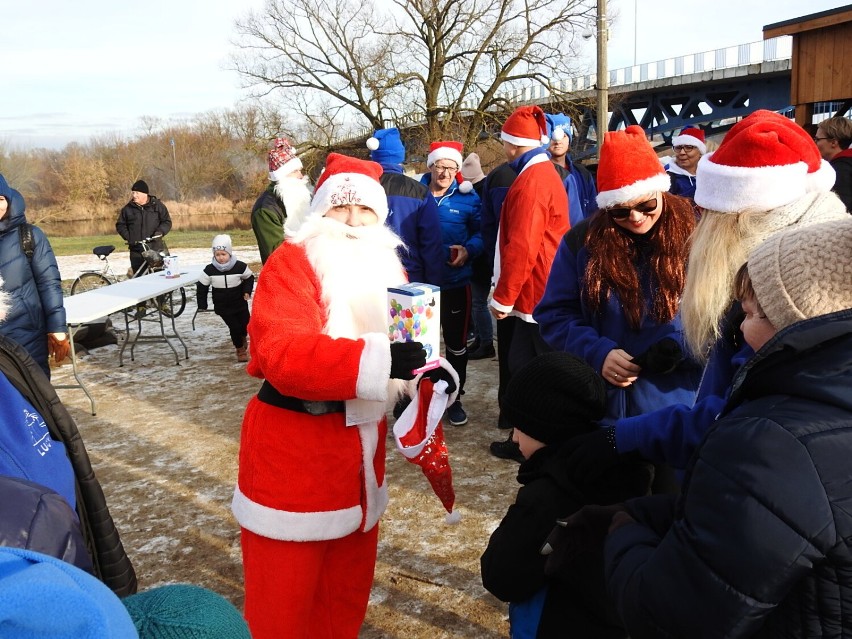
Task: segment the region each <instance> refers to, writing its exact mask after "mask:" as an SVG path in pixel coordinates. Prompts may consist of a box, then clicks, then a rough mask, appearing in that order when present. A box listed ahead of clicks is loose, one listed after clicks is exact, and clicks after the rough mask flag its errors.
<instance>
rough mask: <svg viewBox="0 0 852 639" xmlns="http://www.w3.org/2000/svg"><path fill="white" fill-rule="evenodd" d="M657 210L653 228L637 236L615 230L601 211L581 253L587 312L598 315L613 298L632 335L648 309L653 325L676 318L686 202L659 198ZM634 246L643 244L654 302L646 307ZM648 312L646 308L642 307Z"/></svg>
mask: <svg viewBox="0 0 852 639" xmlns="http://www.w3.org/2000/svg"><path fill="white" fill-rule="evenodd" d="M661 195H662V198H663V208H662V210H661V211H660V217H659V220H658V221H657V223H656V224H655V225H654V228H653V229H652V230H651V231H650V233H648V234H647V235H645V236H638V235H634V234H632V233H630V232H629V231H625V230H624V229H622V228H621V227H619V226H618V225H617V224H616V223H615V222H614V221H613V220H612V218H611V217H610V216H609V214H608V213H607V212H606V211H605V210H600V211H598V212H597V213H595V214H594V215H593V216H592V218H591V219H590V220H589V230H588V233H587V235H586V248H587V249H588V251H589V262H588V264H587V265H586V273H585V287H584V291H585V295H586V301H587V303H588V305H589V308H590V309H591V310H592V311H593V312H595V311H599V310H600V309H601V307H602V306H603V305H604V304H605V302H606V300H607V299H608V298H609V296H610V295H612V294H613V293H615V294H616V295H618V299H619V300H620V301H621V308H622V310H623V312H624V315H625V317H626V318H627V321H628V323H629V324H630V326H631V328H633V329H635V330H638V329H639V328H640V327H641V325H642V320H643V319H644V317H645V316H646V313H647V312H648V310H650V315H651V317H653V318H654V319H655V320H656V321H657V322H659V323H661V324H663V323H666V322H670V321H671V320H672V319H674V316H675V315H676V314H677V311H678V307H679V305H680V298H681V294H682V293H683V286H684V283H685V282H686V260H687V256H688V255H689V237H690V235H691V234H692V231H693V229H694V228H695V223H696V212H695V208H694V207H693V205H692V203H691V202H690V201H689V200H687V199H685V198H681V197H678V196H676V195H670V194H668V193H662V194H661ZM640 242H643V243H644V242H647V246H646V248H645V249H644V250H643V253H644V252H645V251H647V252H648V258H647V259H648V264H647V267H648V268H649V273H650V277H651V290H652V291H653V292H654V293H653V295H654V299H653V300H650V304H648V303H646V300H645V299H644V294H643V291H642V284H641V282H640V275H639V269H638V264H637V262H638V259H639V249H638V244H639V243H640ZM648 307H650V308H648Z"/></svg>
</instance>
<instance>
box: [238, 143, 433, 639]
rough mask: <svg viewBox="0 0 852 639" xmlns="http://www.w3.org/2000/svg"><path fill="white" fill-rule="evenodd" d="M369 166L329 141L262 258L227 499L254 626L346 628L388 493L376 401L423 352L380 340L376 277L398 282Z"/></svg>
mask: <svg viewBox="0 0 852 639" xmlns="http://www.w3.org/2000/svg"><path fill="white" fill-rule="evenodd" d="M381 172H382V170H381V167H380V166H379V165H378V164H376V163H374V162H368V161H364V160H357V159H355V158H350V157H347V156H343V155H338V154H335V153H332V154H331V155H329V156H328V159H327V161H326V169H325V172H324V173H323V174H322V175H321V176H320V179H319V181H318V182H317V187H316V191H315V193H314V197H313V200H312V201H311V206H310V209H309V211H308V214H307V217H306V219H305V221H304V222H303V223H302V224H301V226H300V227H299V228H298V229H297V230H295V231H294V232H293V235H292V237H288V238H287V239H286V241H285V242H284V244H282V245H281V246H280V247H279V248H278V249H277V250H276V251H275V252H273V253H272V255H271V256H270V257H269V260H268V261H267V262H266V264H265V265H264V267H263V272H262V275H261V276H260V278H259V281H258V286H257V291H256V293H255V297H254V304H253V308H252V318H251V323H250V324H249V333H250V335H251V361H250V363H249V365H248V372H249V373H250V374H251V375H254V376H255V377H260V378H262V379H264V380H265V381H264V383H263V386H262V387H261V390H260V392H259V393H258V395H257V397H253V398H252V399H251V400H250V401H249V404H248V407H247V408H246V414H245V417H244V419H243V425H242V438H241V442H240V467H239V478H238V485H237V488H236V491H235V493H234V499H233V503H232V510H233V513H234V515H235V516H236V518H237V520H238V521H239V523H240V526H241V528H242V534H241V542H242V551H243V568H244V574H245V593H246V598H245V616H246V619H247V620H248V623H249V627H250V629H251V632H252V636H253V637H254V638H255V639H264V638H275V639H280V638H281V637H288V638H290V639H296V638H301V637H306V638H307V637H310V638H311V639H317V638H324V637H335V638H337V637H341V638H343V637H347V638H349V637H351V638H353V639H354V638H355V637H357V636H358V630H359V628H360V626H361V623H362V622H363V619H364V616H365V614H366V609H367V602H368V599H369V595H370V588H371V585H372V581H373V571H374V567H375V561H376V548H377V540H378V521H379V518H380V517H381V515H382V513H383V512H384V509H385V506H386V505H387V502H388V495H387V487H386V485H385V439H386V432H387V423H386V420H385V411H386V410H387V408H388V406H389V403H390V404H391V405H392V403H393V402H394V401H395V399H396V398H397V396H398V393H399V392H400V391H401V386H402V385H404V382H403V381H401V380H406V379H412V378H413V377H414V375H413V373H412V369H415V368H419V367H420V366H423V365H424V364H425V351H424V350H423V348H422V345H421V344H420V343H418V342H408V343H397V344H392V343H391V342H390V341H389V339H388V335H387V319H386V317H387V308H388V307H387V288H388V287H391V286H398V285H399V284H400V283H402V282H405V280H406V278H405V273H404V271H403V268H402V266H401V264H400V261H399V258H398V257H397V253H396V248H397V246H398V245H399V244H400V240H399V238H398V237H397V236H396V235H394V234H393V232H392V231H390V230H389V229H388V228H387V227H386V226H385V225H384V221H385V218H386V217H387V213H388V206H387V199H386V196H385V192H384V190H383V189H382V187H381V185H380V184H379V181H378V179H379V176H380V175H381Z"/></svg>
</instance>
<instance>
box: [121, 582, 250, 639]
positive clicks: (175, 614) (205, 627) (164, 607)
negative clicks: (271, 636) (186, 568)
mask: <svg viewBox="0 0 852 639" xmlns="http://www.w3.org/2000/svg"><path fill="white" fill-rule="evenodd" d="M122 601H123V603H124V605H125V607H126V608H127V611H128V612H129V613H130V617H131V618H132V619H133V624H134V625H135V626H136V630H137V631H138V632H139V638H140V639H251V634H249V629H248V625H247V624H246V622H245V619H243V617H242V615H240V613H239V611H238V610H237V609H236V608H235V607H234V606H233V605H232V604H231V603H230V602H229V601H228V600H227V599H225V598H224V597H222V596H221V595H218V594H216V593H215V592H213V591H212V590H207V589H206V588H200V587H198V586H192V585H189V584H176V585H170V586H159V587H157V588H151V589H150V590H146V591H145V592H141V593H139V594H136V595H131V596H130V597H126V598H125V599H123V600H122Z"/></svg>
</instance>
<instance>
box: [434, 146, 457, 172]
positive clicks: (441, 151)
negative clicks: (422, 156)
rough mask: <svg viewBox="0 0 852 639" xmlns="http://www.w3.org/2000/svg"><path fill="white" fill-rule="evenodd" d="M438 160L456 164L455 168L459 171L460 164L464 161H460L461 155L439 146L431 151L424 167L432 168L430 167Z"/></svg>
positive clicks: (453, 150)
mask: <svg viewBox="0 0 852 639" xmlns="http://www.w3.org/2000/svg"><path fill="white" fill-rule="evenodd" d="M438 160H452V161H453V162H455V163H456V166H458V167H459V169H461V165H462V162H463V161H464V160H463V159H462V154H461V153H459V152H458V151H456V150H455V149H454V148H452V147H449V146H439V147H438V148H437V149H435V150H434V151H432V152H431V153H430V154H429V155H428V156H427V157H426V166H427V167H429V168H432V165H433V164H435V162H437V161H438Z"/></svg>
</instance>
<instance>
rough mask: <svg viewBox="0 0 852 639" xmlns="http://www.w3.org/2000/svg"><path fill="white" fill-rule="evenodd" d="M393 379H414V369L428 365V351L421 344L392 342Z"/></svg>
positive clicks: (391, 373)
mask: <svg viewBox="0 0 852 639" xmlns="http://www.w3.org/2000/svg"><path fill="white" fill-rule="evenodd" d="M390 353H391V369H390V376H391V378H392V379H414V377H415V374H414V372H413V371H414V369H415V368H422V367H423V366H425V365H426V351H425V350H423V344H421V343H420V342H391V345H390Z"/></svg>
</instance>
